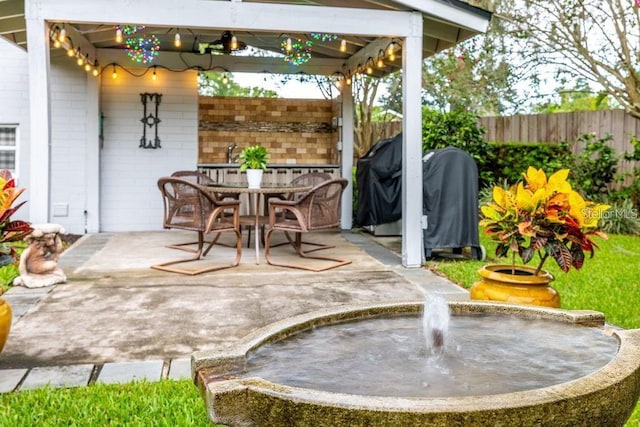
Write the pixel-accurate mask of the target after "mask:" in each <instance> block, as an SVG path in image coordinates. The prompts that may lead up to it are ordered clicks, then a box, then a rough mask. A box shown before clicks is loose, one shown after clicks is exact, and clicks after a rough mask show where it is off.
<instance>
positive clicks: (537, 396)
mask: <svg viewBox="0 0 640 427" xmlns="http://www.w3.org/2000/svg"><path fill="white" fill-rule="evenodd" d="M449 308H450V310H451V312H452V314H453V316H454V317H455V316H466V315H476V314H496V315H511V316H517V317H519V318H525V319H547V320H550V321H560V322H564V323H566V324H567V325H568V326H569V325H580V326H581V327H584V328H594V327H595V328H604V326H605V323H604V320H605V319H604V316H603V315H602V314H601V313H598V312H593V311H565V310H558V309H550V308H543V307H533V306H531V307H529V306H512V305H507V304H502V303H481V302H451V303H449ZM422 309H423V303H422V302H405V303H395V304H376V305H368V306H341V307H336V308H331V309H326V310H320V311H317V312H313V313H309V314H304V315H300V316H296V317H293V318H290V319H287V320H284V321H281V322H277V323H274V324H272V325H269V326H267V327H265V328H262V329H260V330H258V331H256V332H255V333H254V334H251V335H249V336H247V337H246V338H244V339H243V340H241V341H240V342H238V343H237V344H236V345H234V346H233V347H231V348H227V349H224V350H221V351H218V352H213V353H212V352H199V353H195V354H194V355H193V357H192V372H193V376H194V379H195V382H196V383H197V384H198V386H199V387H200V388H201V391H202V393H203V396H204V398H205V402H206V405H207V409H208V411H209V415H210V417H211V420H212V421H214V422H216V423H222V424H228V425H232V426H245V425H247V426H249V425H251V426H253V425H300V426H303V425H309V426H318V425H332V426H365V425H366V426H371V425H384V426H389V425H399V426H400V425H418V424H424V425H442V426H450V425H533V424H535V425H554V426H564V425H566V426H575V425H608V426H615V425H624V422H625V421H626V420H627V419H628V417H629V416H630V415H631V413H632V411H633V408H634V406H635V404H636V402H637V400H638V395H640V330H615V329H612V330H611V334H612V336H613V337H614V339H615V340H617V342H618V343H619V347H618V349H617V352H615V354H614V355H613V357H612V358H611V360H610V361H609V362H608V363H606V364H605V365H604V366H602V367H601V368H598V369H597V370H595V371H593V372H590V373H588V374H586V375H584V376H582V377H580V378H577V379H573V380H571V381H567V382H564V383H561V384H554V385H551V386H547V387H541V388H536V389H533V390H526V391H517V392H510V393H499V394H490V395H471V396H458V397H420V396H415V397H414V396H403V397H393V396H378V395H377V396H367V395H363V394H352V393H339V392H330V391H322V390H319V389H314V388H311V387H296V386H290V385H285V384H282V383H276V382H271V381H267V380H265V379H262V378H257V377H248V378H244V377H243V375H245V370H246V366H247V360H248V358H250V356H251V355H252V354H253V353H255V352H256V351H258V350H259V349H260V348H261V347H263V346H266V345H269V344H271V343H274V342H277V341H280V340H284V339H285V338H287V337H289V336H295V335H296V334H299V333H301V332H302V331H307V330H310V329H313V328H317V327H320V326H326V325H332V324H337V323H349V322H356V321H359V320H361V319H369V318H380V317H384V316H390V315H395V316H399V315H408V316H415V317H416V318H419V316H420V314H421V312H422ZM531 357H532V358H540V357H542V358H544V357H545V355H544V354H532V355H531ZM399 363H403V362H402V361H399ZM523 363H526V360H524V361H523ZM335 381H337V382H339V381H340V378H339V377H337V378H336V379H335Z"/></svg>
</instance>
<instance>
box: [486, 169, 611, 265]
mask: <svg viewBox="0 0 640 427" xmlns="http://www.w3.org/2000/svg"><path fill="white" fill-rule="evenodd" d="M523 175H524V182H522V181H520V182H519V183H517V184H515V185H512V186H511V187H509V188H503V187H501V186H495V187H494V188H493V201H492V202H489V203H488V204H486V205H484V206H482V207H481V211H482V217H483V219H482V220H481V221H480V225H481V226H483V227H485V233H486V234H487V235H489V236H490V238H491V239H492V240H493V241H495V242H496V243H497V247H496V256H498V257H502V256H507V255H508V254H509V252H511V253H512V257H513V264H514V269H515V259H516V255H519V256H520V258H521V259H522V262H524V263H525V264H527V263H529V261H531V260H532V259H533V257H534V255H535V254H536V253H538V255H539V257H540V262H539V264H538V267H537V269H536V274H538V273H539V272H540V270H541V269H542V266H543V264H544V262H545V261H546V260H547V258H549V257H551V258H553V259H554V260H555V261H556V263H557V264H558V266H559V267H560V269H561V270H562V271H564V272H567V271H569V269H571V267H574V268H575V269H576V270H578V269H580V268H582V265H583V263H584V259H585V252H589V253H590V254H591V256H592V257H593V254H594V249H595V248H596V247H597V245H596V244H595V243H594V242H593V241H592V240H591V236H594V235H596V236H599V237H602V238H605V239H606V238H607V235H606V234H605V233H604V232H603V231H602V230H601V229H600V228H598V221H599V219H600V218H601V217H602V216H603V212H605V211H606V210H607V209H609V206H608V205H602V204H595V203H593V202H590V201H587V200H585V199H583V198H582V196H581V195H580V194H579V193H578V192H576V191H574V190H573V189H572V188H571V184H569V183H568V182H567V177H568V176H569V169H561V170H559V171H557V172H556V173H554V174H553V175H551V176H550V177H549V179H547V176H546V174H545V173H544V171H543V170H542V169H536V168H533V167H529V168H528V170H527V172H526V173H525V174H523Z"/></svg>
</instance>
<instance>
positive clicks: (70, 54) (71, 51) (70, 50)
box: [67, 47, 76, 57]
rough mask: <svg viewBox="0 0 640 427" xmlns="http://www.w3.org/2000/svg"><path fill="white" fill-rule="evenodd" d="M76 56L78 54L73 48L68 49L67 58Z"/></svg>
mask: <svg viewBox="0 0 640 427" xmlns="http://www.w3.org/2000/svg"><path fill="white" fill-rule="evenodd" d="M75 54H76V52H75V51H74V50H73V48H72V47H69V49H67V56H69V57H71V56H74V55H75Z"/></svg>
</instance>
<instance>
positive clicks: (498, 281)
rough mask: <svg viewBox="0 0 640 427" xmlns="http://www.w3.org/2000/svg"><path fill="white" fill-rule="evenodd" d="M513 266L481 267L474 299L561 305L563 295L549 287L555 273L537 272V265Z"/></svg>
mask: <svg viewBox="0 0 640 427" xmlns="http://www.w3.org/2000/svg"><path fill="white" fill-rule="evenodd" d="M512 268H513V266H512V265H503V264H497V265H487V266H484V267H482V268H481V269H480V270H478V274H479V275H480V277H481V279H480V280H479V281H477V282H475V283H474V284H473V286H472V287H471V290H470V296H471V299H474V300H485V301H499V302H507V303H511V304H530V305H540V306H545V307H554V308H559V307H560V295H559V294H558V292H557V291H556V290H555V289H553V288H552V287H551V286H549V283H551V282H552V281H553V276H552V275H551V273H549V272H547V271H544V270H542V271H540V273H539V274H537V275H535V274H534V273H535V270H536V269H535V268H532V267H526V266H516V267H515V274H512Z"/></svg>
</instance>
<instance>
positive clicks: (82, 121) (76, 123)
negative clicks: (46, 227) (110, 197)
mask: <svg viewBox="0 0 640 427" xmlns="http://www.w3.org/2000/svg"><path fill="white" fill-rule="evenodd" d="M87 78H94V77H93V76H91V75H88V74H87V73H86V72H85V71H84V70H83V69H82V68H80V67H78V66H77V65H76V64H75V62H74V61H71V60H70V59H69V58H67V57H58V58H52V59H51V77H50V82H51V198H50V202H51V207H50V215H49V216H50V217H49V220H50V221H51V222H55V223H58V224H61V225H62V226H63V227H64V228H65V230H66V231H67V232H69V233H77V234H82V233H84V225H85V218H84V211H85V209H86V208H87V206H86V200H87V192H88V189H87V186H86V182H87V180H86V173H87V168H88V167H93V166H92V165H87V164H86V150H87ZM57 206H65V207H66V210H67V213H66V215H64V216H58V214H59V213H60V212H59V210H58V209H56V207H57Z"/></svg>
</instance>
